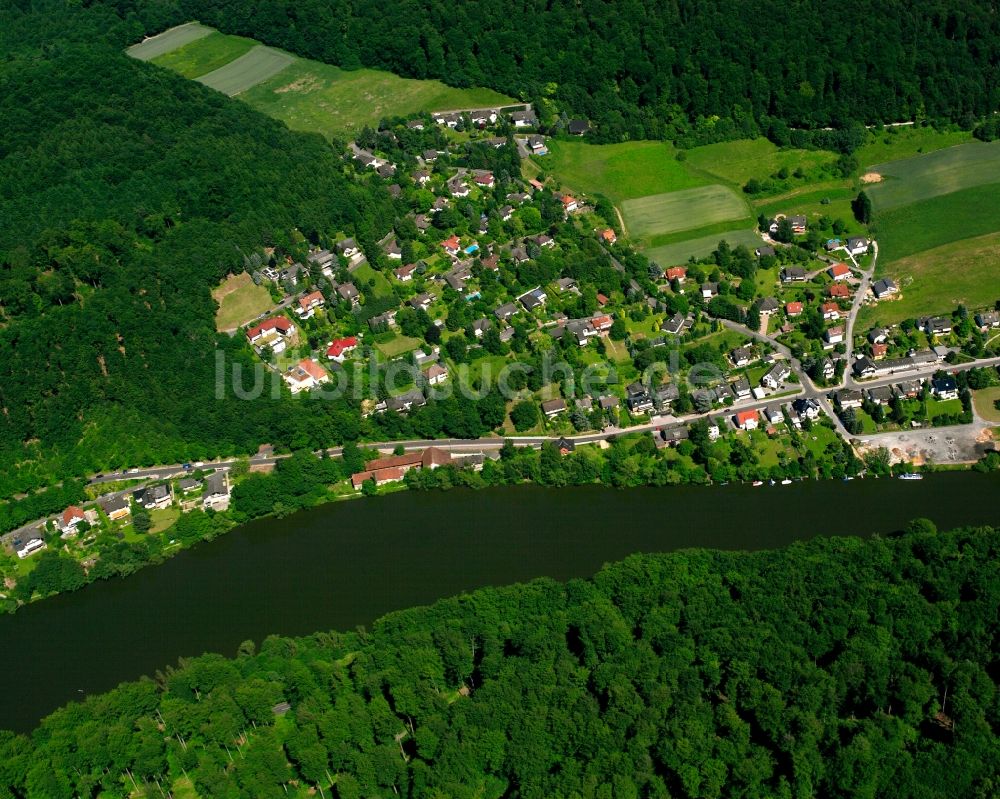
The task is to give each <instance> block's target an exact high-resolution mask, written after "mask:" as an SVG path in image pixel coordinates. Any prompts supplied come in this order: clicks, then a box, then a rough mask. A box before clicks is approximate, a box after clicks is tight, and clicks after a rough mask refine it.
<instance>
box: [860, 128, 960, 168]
mask: <svg viewBox="0 0 1000 799" xmlns="http://www.w3.org/2000/svg"><path fill="white" fill-rule="evenodd" d="M970 141H972V134H971V133H970V132H969V131H965V130H959V131H949V132H947V133H939V132H938V131H936V130H934V128H919V127H917V126H916V125H913V126H909V127H901V128H886V129H885V130H884V131H882V132H881V133H878V132H875V131H872V134H871V137H870V139H869V141H868V143H867V144H865V145H863V146H862V147H860V148H858V150H857V152H856V153H855V155H857V157H858V161H859V162H860V163H861V165H862V167H864V168H865V171H868V168H870V166H871V165H872V164H881V163H884V162H886V161H897V160H899V159H901V158H911V157H912V156H915V155H921V154H922V153H932V152H934V151H935V150H941V149H944V148H945V147H954V146H955V145H957V144H965V143H966V142H970Z"/></svg>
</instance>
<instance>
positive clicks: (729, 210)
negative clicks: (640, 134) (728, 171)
mask: <svg viewBox="0 0 1000 799" xmlns="http://www.w3.org/2000/svg"><path fill="white" fill-rule="evenodd" d="M622 214H623V215H624V217H625V226H626V227H627V228H628V232H629V235H630V236H631V237H632V238H633V239H641V240H646V241H649V242H650V243H654V239H655V237H656V236H659V235H664V234H669V233H676V232H677V231H681V230H692V229H695V228H701V227H705V226H708V225H715V224H718V223H720V222H731V221H739V220H743V219H749V213H748V210H747V206H746V204H745V203H744V201H743V199H742V198H740V197H738V196H737V195H736V194H735V193H734V192H733V190H732V189H729V188H726V187H725V186H719V185H714V186H699V187H697V188H691V189H682V190H681V191H672V192H669V193H667V194H654V195H651V196H649V197H640V198H638V199H634V200H626V201H625V202H624V203H622Z"/></svg>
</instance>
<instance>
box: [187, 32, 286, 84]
mask: <svg viewBox="0 0 1000 799" xmlns="http://www.w3.org/2000/svg"><path fill="white" fill-rule="evenodd" d="M295 60H296V59H295V56H292V55H289V54H288V53H285V52H282V51H281V50H275V49H274V48H273V47H265V46H264V45H262V44H261V45H257V46H256V47H254V48H252V49H251V50H249V51H247V52H246V53H244V54H243V55H241V56H240V57H239V58H237V59H235V60H233V61H230V62H229V63H228V64H226V65H225V66H222V67H219V68H218V69H216V70H213V71H212V72H209V73H208V74H207V75H202V76H201V77H200V78H198V81H199V82H200V83H204V84H205V85H206V86H208V87H209V88H211V89H215V90H216V91H220V92H222V93H223V94H228V95H229V96H230V97H232V96H234V95H237V94H240V93H242V92H245V91H246V90H247V89H252V88H253V87H254V86H256V85H257V84H258V83H263V82H264V81H266V80H267V79H268V78H272V77H274V76H275V75H277V74H278V73H279V72H282V71H283V70H285V69H286V68H288V67H289V66H291V65H292V64H293V63H295Z"/></svg>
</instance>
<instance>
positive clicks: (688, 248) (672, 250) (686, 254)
mask: <svg viewBox="0 0 1000 799" xmlns="http://www.w3.org/2000/svg"><path fill="white" fill-rule="evenodd" d="M722 239H725V240H726V241H727V242H729V244H730V246H732V247H737V246H739V245H740V244H745V245H747V246H748V247H750V248H751V249H753V248H754V247H757V246H758V245H759V244H761V239H760V236H758V235H757V234H756V233H754V232H753V231H752V230H747V229H742V230H726V231H723V232H721V233H713V234H710V235H707V236H702V237H701V238H697V239H688V240H686V241H680V242H677V243H675V244H667V245H664V246H661V247H654V248H653V249H650V250H646V255H647V256H648V258H649V259H650V260H651V261H655V262H656V263H657V264H659V265H660V266H661V267H664V268H665V267H668V266H673V265H675V264H683V263H686V262H687V260H688V258H704V257H705V256H706V255H711V254H712V252H714V251H715V248H716V247H718V246H719V241H720V240H722Z"/></svg>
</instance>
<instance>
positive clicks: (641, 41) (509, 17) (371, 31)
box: [122, 0, 1000, 143]
mask: <svg viewBox="0 0 1000 799" xmlns="http://www.w3.org/2000/svg"><path fill="white" fill-rule="evenodd" d="M122 6H123V7H130V4H128V3H124V4H122ZM135 8H136V10H137V13H138V15H139V16H140V17H141V18H142V19H143V20H144V21H145V22H146V24H147V25H151V26H155V25H156V24H157V23H158V24H159V26H160V27H166V26H167V24H168V23H169V24H178V23H181V22H186V21H188V20H190V19H198V20H200V21H202V22H204V23H206V24H210V25H213V26H215V27H218V28H220V29H221V30H224V31H226V32H227V33H236V34H242V35H245V36H251V37H254V38H256V39H260V40H262V41H265V42H267V43H269V44H272V45H276V46H279V47H283V48H285V49H288V50H291V51H293V52H296V53H299V54H300V55H304V56H309V57H311V58H316V59H319V60H321V61H326V62H328V63H332V64H339V65H342V66H345V67H347V68H351V67H357V66H360V65H364V66H374V67H382V68H384V69H389V70H392V71H393V72H397V73H399V74H401V75H406V76H409V77H415V78H440V79H441V80H444V81H445V82H446V83H450V84H453V85H456V86H473V85H475V86H488V87H490V88H493V89H497V90H499V91H502V92H504V93H507V94H509V95H512V96H516V97H521V98H523V99H525V100H534V101H544V100H549V99H551V100H554V101H555V105H556V106H557V108H558V110H559V111H563V112H567V113H569V114H571V115H582V116H586V117H588V118H590V119H592V120H594V121H595V122H596V123H597V129H596V131H595V132H594V134H593V136H594V137H595V138H596V139H597V140H600V141H619V140H621V139H624V138H631V139H641V138H668V139H675V140H677V139H679V140H681V141H685V140H689V141H699V142H701V143H705V142H708V141H713V140H722V139H731V138H737V137H746V136H750V135H758V134H760V133H764V134H768V135H771V136H772V137H773V138H775V139H776V140H777V141H778V142H779V143H782V142H786V141H787V140H789V138H790V135H791V134H790V131H789V128H790V127H791V128H796V127H801V128H814V129H817V128H823V127H826V126H833V127H835V128H846V127H847V126H848V125H849V124H850V123H852V122H864V123H869V124H877V123H880V122H891V121H897V120H909V119H914V118H930V119H936V120H949V121H953V122H959V123H963V124H965V125H966V127H971V126H972V125H973V124H974V122H975V120H976V118H977V117H981V116H983V115H985V114H988V113H992V112H993V111H995V110H996V109H997V107H998V106H1000V64H998V62H997V59H996V53H997V49H998V47H1000V20H998V17H997V14H996V4H995V3H993V2H990V0H968V1H967V2H963V3H961V4H955V3H948V2H942V0H932V1H931V2H915V0H903V2H885V1H883V2H875V3H871V2H848V3H839V4H837V5H836V7H831V6H830V5H829V4H828V3H824V2H821V0H807V2H799V3H794V4H789V3H787V2H782V1H781V0H753V1H752V2H741V1H740V0H678V1H677V2H673V3H662V2H656V0H619V1H618V2H613V3H607V2H598V0H584V1H583V2H579V1H578V0H554V1H553V2H539V1H538V0H521V1H520V2H511V0H478V1H477V2H475V3H452V2H442V0H412V1H411V2H405V3H404V2H392V1H391V0H376V1H375V2H367V3H350V2H347V0H306V2H301V0H295V1H294V2H292V0H278V2H275V1H274V0H223V1H222V2H218V1H217V0H211V1H209V2H207V1H206V0H177V2H176V3H175V4H170V5H169V6H168V5H167V4H151V3H148V2H143V0H140V1H139V2H138V3H136V4H135ZM168 9H169V10H168ZM157 29H158V28H157Z"/></svg>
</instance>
